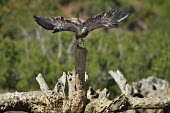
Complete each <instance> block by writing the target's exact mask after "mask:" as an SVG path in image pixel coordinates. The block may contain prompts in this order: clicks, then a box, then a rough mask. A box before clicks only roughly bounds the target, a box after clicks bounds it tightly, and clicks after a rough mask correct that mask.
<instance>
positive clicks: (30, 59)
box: [0, 0, 170, 96]
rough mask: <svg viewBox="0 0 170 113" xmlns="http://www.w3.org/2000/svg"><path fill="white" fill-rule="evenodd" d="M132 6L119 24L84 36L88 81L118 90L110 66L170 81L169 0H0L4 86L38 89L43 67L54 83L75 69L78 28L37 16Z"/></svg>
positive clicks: (132, 75)
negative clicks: (52, 24) (47, 24)
mask: <svg viewBox="0 0 170 113" xmlns="http://www.w3.org/2000/svg"><path fill="white" fill-rule="evenodd" d="M110 8H112V9H120V10H132V11H134V13H133V14H132V15H131V16H130V17H129V18H128V19H126V20H125V21H123V22H121V23H120V27H119V28H118V29H111V30H104V29H98V30H95V31H93V32H90V34H89V35H88V36H87V37H86V39H85V40H86V43H85V44H84V45H83V47H86V48H87V49H88V58H87V74H88V75H89V81H88V82H87V84H88V86H92V87H93V88H94V89H99V88H100V89H103V88H104V87H106V88H108V89H109V90H110V91H111V95H113V96H115V95H118V94H120V90H119V88H118V87H117V84H116V83H115V81H114V80H113V79H112V78H111V77H110V75H109V74H108V70H114V71H115V70H117V69H119V70H120V71H121V72H122V73H123V74H124V75H125V76H126V78H127V79H128V82H134V81H138V80H140V79H141V78H145V77H147V76H151V75H153V76H156V77H159V78H163V79H166V80H167V81H170V13H169V11H170V0H95V1H94V0H82V1H81V0H0V90H1V91H5V90H17V91H28V90H37V89H39V86H38V83H37V82H36V80H35V77H36V76H37V74H38V73H42V74H43V76H44V78H45V80H46V81H47V83H48V85H49V86H50V88H53V87H54V85H55V83H56V82H57V79H58V78H59V77H60V76H61V75H62V73H63V72H68V71H71V70H73V69H74V47H75V38H74V36H75V34H74V33H71V32H61V33H56V34H53V33H51V31H47V30H44V29H42V28H41V27H40V26H38V25H37V24H36V23H35V21H34V19H33V16H34V15H36V16H44V17H51V16H53V17H57V16H64V17H66V18H72V17H80V18H82V19H87V18H88V17H91V16H95V15H97V14H99V13H101V12H102V11H107V10H108V9H110Z"/></svg>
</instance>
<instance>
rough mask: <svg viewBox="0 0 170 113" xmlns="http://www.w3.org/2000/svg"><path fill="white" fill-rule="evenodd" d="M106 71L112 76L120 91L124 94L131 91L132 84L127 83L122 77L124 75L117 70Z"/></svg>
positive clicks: (128, 94) (127, 94)
mask: <svg viewBox="0 0 170 113" xmlns="http://www.w3.org/2000/svg"><path fill="white" fill-rule="evenodd" d="M108 73H109V74H110V75H111V76H112V77H113V79H114V80H115V82H116V83H117V85H118V86H119V88H120V90H121V91H122V93H123V94H125V95H126V96H130V95H131V91H132V86H131V85H129V84H128V83H127V80H126V78H125V77H124V75H123V74H122V73H121V72H120V71H119V70H117V71H112V70H109V72H108Z"/></svg>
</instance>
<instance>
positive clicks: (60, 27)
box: [34, 9, 130, 39]
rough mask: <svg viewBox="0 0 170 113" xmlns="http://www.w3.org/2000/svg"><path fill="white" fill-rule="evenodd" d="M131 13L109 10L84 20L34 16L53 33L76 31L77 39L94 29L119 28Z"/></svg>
mask: <svg viewBox="0 0 170 113" xmlns="http://www.w3.org/2000/svg"><path fill="white" fill-rule="evenodd" d="M129 15H130V12H127V11H120V10H112V9H110V10H108V11H107V12H106V13H104V12H103V13H102V14H99V15H97V16H95V17H91V18H88V19H87V20H86V21H83V20H81V19H79V18H72V19H70V20H66V19H65V18H64V17H59V18H53V17H52V18H51V19H49V18H45V17H37V16H34V18H35V21H36V22H37V23H38V24H39V25H40V26H42V27H43V28H45V29H47V30H53V33H56V32H60V31H72V32H76V39H79V38H84V37H86V36H87V35H88V33H89V32H90V31H92V30H94V29H97V28H100V27H104V28H106V29H111V28H117V27H118V23H119V22H120V21H122V20H124V19H125V18H127V17H128V16H129Z"/></svg>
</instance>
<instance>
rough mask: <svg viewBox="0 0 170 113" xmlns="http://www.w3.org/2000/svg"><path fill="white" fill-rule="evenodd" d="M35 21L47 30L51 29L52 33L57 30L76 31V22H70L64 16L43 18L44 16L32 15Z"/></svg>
mask: <svg viewBox="0 0 170 113" xmlns="http://www.w3.org/2000/svg"><path fill="white" fill-rule="evenodd" d="M34 18H35V21H36V22H37V23H38V24H39V25H40V26H42V27H43V28H45V29H47V30H53V33H55V32H59V31H72V32H78V28H79V26H78V24H76V23H74V22H71V21H70V20H66V19H65V18H64V17H59V18H53V17H52V18H51V19H49V18H45V17H37V16H34Z"/></svg>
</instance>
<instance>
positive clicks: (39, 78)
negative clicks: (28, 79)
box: [36, 73, 49, 93]
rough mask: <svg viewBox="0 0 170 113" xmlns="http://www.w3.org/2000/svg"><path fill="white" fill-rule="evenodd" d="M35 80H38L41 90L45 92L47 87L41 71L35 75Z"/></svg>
mask: <svg viewBox="0 0 170 113" xmlns="http://www.w3.org/2000/svg"><path fill="white" fill-rule="evenodd" d="M36 80H37V82H38V84H39V86H40V89H41V91H42V92H44V93H46V92H47V90H49V87H48V85H47V83H46V82H45V80H44V78H43V76H42V74H41V73H40V74H38V76H37V77H36Z"/></svg>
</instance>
